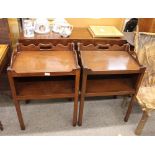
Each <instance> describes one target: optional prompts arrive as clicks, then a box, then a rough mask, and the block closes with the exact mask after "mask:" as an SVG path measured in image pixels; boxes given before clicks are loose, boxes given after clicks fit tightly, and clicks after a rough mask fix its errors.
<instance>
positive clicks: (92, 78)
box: [78, 43, 145, 125]
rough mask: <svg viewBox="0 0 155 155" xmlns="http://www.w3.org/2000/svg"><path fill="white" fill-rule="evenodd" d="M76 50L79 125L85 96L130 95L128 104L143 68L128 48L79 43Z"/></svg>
mask: <svg viewBox="0 0 155 155" xmlns="http://www.w3.org/2000/svg"><path fill="white" fill-rule="evenodd" d="M78 49H79V50H78V51H79V56H80V58H81V64H82V72H83V73H82V88H81V98H80V110H79V119H78V124H79V125H82V117H83V109H84V99H85V97H92V96H113V95H131V96H132V98H131V102H130V104H131V105H132V104H133V100H134V98H135V96H136V93H137V91H138V88H139V84H140V82H141V79H142V77H143V73H144V71H145V68H143V67H142V66H140V65H139V63H138V61H137V59H136V57H135V56H136V55H135V53H134V52H131V51H130V50H129V46H127V45H123V46H119V45H113V46H110V45H97V46H94V45H92V44H90V45H87V46H84V45H83V44H80V43H79V44H78ZM127 117H128V114H127V115H126V117H125V121H126V119H127Z"/></svg>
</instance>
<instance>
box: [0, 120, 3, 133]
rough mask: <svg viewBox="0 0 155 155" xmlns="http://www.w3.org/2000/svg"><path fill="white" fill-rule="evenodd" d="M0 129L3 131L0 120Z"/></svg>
mask: <svg viewBox="0 0 155 155" xmlns="http://www.w3.org/2000/svg"><path fill="white" fill-rule="evenodd" d="M0 130H2V131H3V125H2V123H1V121H0Z"/></svg>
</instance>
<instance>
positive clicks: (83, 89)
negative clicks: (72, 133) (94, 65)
mask: <svg viewBox="0 0 155 155" xmlns="http://www.w3.org/2000/svg"><path fill="white" fill-rule="evenodd" d="M86 83H87V73H86V71H83V77H82V88H81V96H80V107H79V117H78V125H79V126H81V125H82V118H83V110H84V98H85V92H86Z"/></svg>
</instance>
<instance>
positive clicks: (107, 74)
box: [8, 43, 145, 130]
mask: <svg viewBox="0 0 155 155" xmlns="http://www.w3.org/2000/svg"><path fill="white" fill-rule="evenodd" d="M144 72H145V68H144V67H143V66H141V65H140V64H139V62H138V60H137V57H136V54H135V53H134V52H132V51H130V48H129V45H128V44H124V45H110V44H104V45H103V44H97V45H93V44H89V45H83V44H82V43H77V44H76V48H75V44H74V43H68V44H67V45H62V44H57V45H53V44H51V43H49V44H41V43H40V44H38V45H34V44H30V45H23V44H22V43H19V44H18V45H17V48H16V50H14V51H13V54H12V57H11V63H10V66H9V68H8V78H9V83H10V87H11V92H12V97H13V102H14V105H15V108H16V112H17V116H18V120H19V123H20V127H21V129H22V130H24V129H25V125H24V120H23V117H22V112H21V108H20V103H19V102H20V101H21V100H26V101H27V100H35V99H52V98H72V99H74V106H73V126H76V125H77V124H78V125H82V118H83V110H84V100H85V97H93V96H113V95H126V96H127V95H130V96H131V101H130V104H129V108H128V111H127V114H126V116H125V121H127V120H128V116H129V114H130V112H131V109H132V106H131V105H132V103H133V101H134V99H135V96H136V94H137V91H138V88H139V85H140V83H141V80H142V77H143V74H144ZM79 101H80V104H78V102H79ZM96 106H97V105H96ZM36 119H37V118H36Z"/></svg>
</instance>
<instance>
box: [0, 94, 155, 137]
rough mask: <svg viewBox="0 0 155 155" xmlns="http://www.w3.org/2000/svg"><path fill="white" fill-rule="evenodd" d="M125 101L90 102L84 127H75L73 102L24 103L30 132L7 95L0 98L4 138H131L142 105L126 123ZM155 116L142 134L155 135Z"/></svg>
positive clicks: (86, 107) (22, 103)
mask: <svg viewBox="0 0 155 155" xmlns="http://www.w3.org/2000/svg"><path fill="white" fill-rule="evenodd" d="M121 103H122V99H121V98H119V99H103V98H101V99H92V100H90V99H89V100H86V102H85V109H84V118H83V125H82V126H81V127H79V126H76V127H73V126H72V113H73V102H71V101H67V100H42V101H31V102H30V103H29V104H25V103H24V102H21V109H22V112H23V117H24V121H25V125H26V130H25V131H21V130H20V128H19V123H18V120H17V116H16V112H15V107H14V106H13V103H12V100H11V99H9V98H8V97H7V96H4V95H1V96H0V120H1V121H2V123H3V125H4V131H0V135H39V136H40V135H73V136H89V135H91V136H99V135H103V136H121V135H122V136H129V135H131V136H132V135H134V130H135V128H136V126H137V123H138V121H139V120H140V117H141V114H142V112H141V110H140V108H139V106H138V105H135V106H134V109H133V112H132V114H131V116H130V119H129V121H128V122H127V123H125V122H124V121H123V118H124V115H125V112H126V108H122V107H121ZM154 124H155V114H153V113H152V115H151V117H150V119H149V120H148V122H147V124H146V126H145V128H144V131H143V134H142V135H155V128H154Z"/></svg>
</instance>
